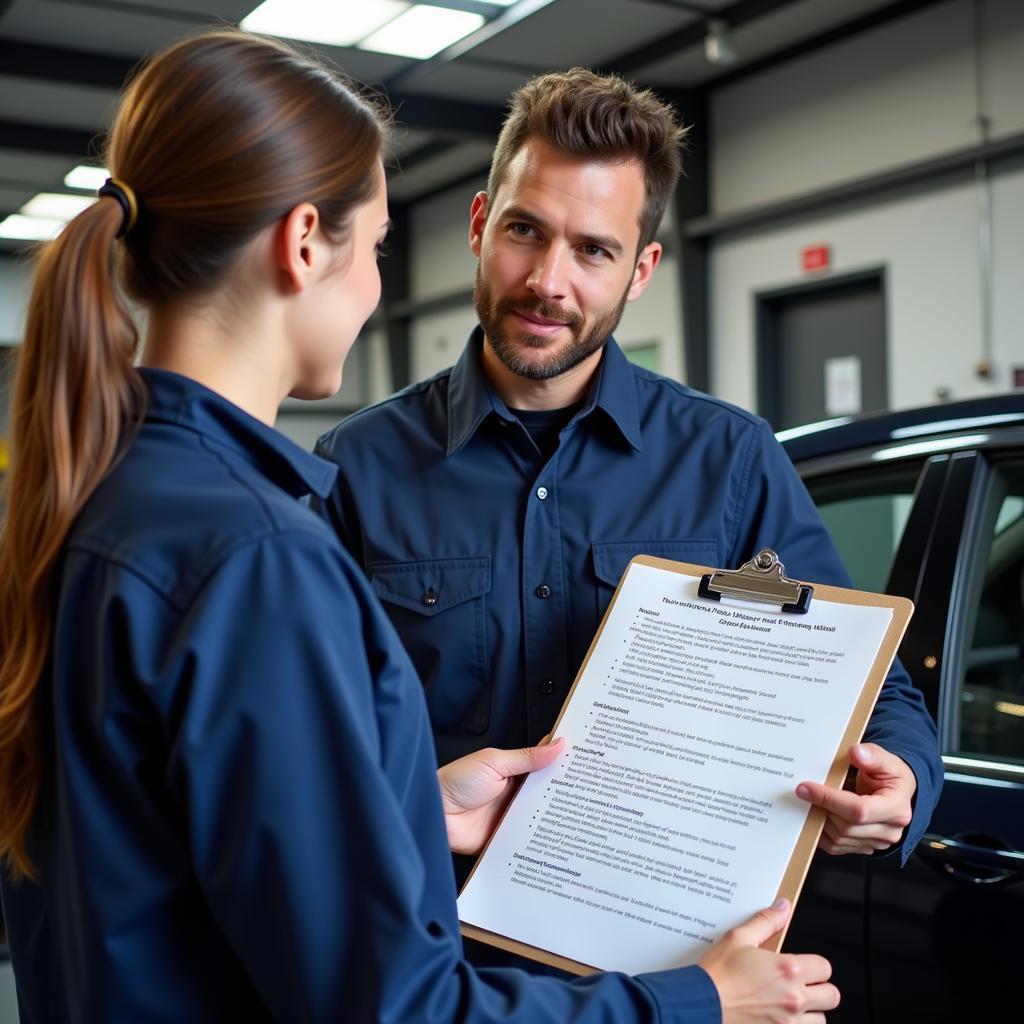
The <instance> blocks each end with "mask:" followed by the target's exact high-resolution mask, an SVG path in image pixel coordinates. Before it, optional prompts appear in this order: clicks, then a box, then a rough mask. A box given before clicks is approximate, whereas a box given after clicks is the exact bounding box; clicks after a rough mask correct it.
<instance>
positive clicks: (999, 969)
mask: <svg viewBox="0 0 1024 1024" xmlns="http://www.w3.org/2000/svg"><path fill="white" fill-rule="evenodd" d="M778 436H779V439H780V440H781V441H782V442H783V444H784V446H785V448H786V450H787V452H788V453H789V455H790V457H791V458H792V460H793V462H794V464H795V465H796V467H797V469H798V470H799V472H800V475H801V476H802V477H803V480H804V482H805V484H806V485H807V488H808V490H809V491H810V493H811V495H812V497H813V498H814V501H815V503H816V504H817V505H818V508H819V509H820V511H821V513H822V516H823V517H824V519H825V522H826V523H827V525H828V526H829V529H830V530H831V532H832V535H833V537H834V538H835V541H836V544H837V545H838V547H839V550H840V552H841V553H842V555H843V558H844V561H845V562H846V565H847V567H848V568H849V569H850V572H851V575H852V576H853V580H854V585H855V586H856V587H858V588H860V589H864V590H874V591H881V592H885V593H889V594H898V595H903V596H905V597H909V598H911V599H912V600H913V601H914V603H915V606H916V611H915V614H914V617H913V619H912V620H911V623H910V627H909V630H908V632H907V634H906V637H905V639H904V642H903V645H902V646H901V648H900V652H899V654H900V658H901V659H902V661H903V664H904V665H905V667H906V669H907V671H908V672H909V673H910V675H911V678H912V679H913V681H914V683H915V684H916V685H917V686H918V687H919V688H920V689H921V691H922V692H923V694H924V697H925V700H926V702H927V704H928V707H929V709H930V711H931V713H932V715H933V716H934V718H935V721H936V723H937V726H938V732H939V743H940V749H941V752H942V756H943V761H944V762H945V769H946V778H945V786H944V789H943V793H942V798H941V801H940V803H939V806H938V808H937V809H936V811H935V814H934V816H933V818H932V822H931V825H930V827H929V830H928V834H927V835H926V837H925V839H924V840H923V842H922V843H921V844H920V846H919V847H918V849H917V851H916V852H915V853H914V855H913V856H912V857H911V858H910V860H909V861H908V863H907V865H906V867H905V868H903V869H902V870H901V869H900V868H899V866H898V864H897V863H896V860H895V858H892V857H888V858H886V857H872V858H863V857H829V856H827V855H825V854H822V853H820V852H819V853H818V854H817V855H816V857H815V859H814V862H813V865H812V869H811V872H810V874H809V876H808V879H807V883H806V886H805V888H804V892H803V896H802V897H801V900H800V903H799V905H798V907H797V911H796V914H795V916H794V920H793V924H792V927H791V929H790V933H789V935H788V937H787V940H786V944H785V948H786V949H789V950H793V951H815V952H821V953H823V954H825V955H826V956H828V957H829V958H830V959H831V960H832V962H833V966H834V971H835V978H836V981H837V983H838V984H839V986H840V988H841V990H842V992H843V999H844V1001H843V1005H842V1006H841V1007H840V1008H839V1009H838V1010H836V1011H834V1012H833V1013H831V1014H829V1020H830V1022H840V1021H841V1022H850V1024H894V1022H897V1021H898V1022H900V1024H906V1022H909V1021H921V1022H924V1021H927V1022H929V1024H933V1022H934V1024H945V1022H950V1024H952V1022H957V1024H974V1022H986V1024H987V1022H996V1021H998V1022H1002V1021H1018V1020H1021V1019H1024V1009H1022V1001H1021V995H1020V979H1019V978H1018V977H1017V973H1016V972H1017V971H1018V970H1020V969H1021V968H1022V966H1024V963H1022V961H1024V958H1022V953H1024V937H1022V926H1024V391H1022V392H1018V393H1013V394H1007V395H1001V396H997V397H992V398H985V399H977V400H972V401H963V402H956V403H947V404H943V405H937V406H932V407H929V408H923V409H914V410H909V411H905V412H897V413H885V414H880V415H875V416H869V417H864V418H860V419H856V420H852V421H830V422H829V423H826V424H816V425H812V426H810V427H805V428H797V429H794V430H789V431H784V432H782V433H780V434H779V435H778Z"/></svg>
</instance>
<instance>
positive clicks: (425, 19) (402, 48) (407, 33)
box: [359, 4, 484, 60]
mask: <svg viewBox="0 0 1024 1024" xmlns="http://www.w3.org/2000/svg"><path fill="white" fill-rule="evenodd" d="M483 23H484V17H483V15H482V14H470V13H469V12H467V11H452V10H449V9H448V8H445V7H431V6H430V5H428V4H420V5H418V6H416V7H414V8H413V9H412V10H410V11H406V13H405V14H402V15H400V16H399V17H397V18H395V20H394V21H392V22H389V23H388V24H387V25H385V26H384V27H383V28H382V29H380V30H379V31H377V32H374V34H373V35H372V36H370V37H369V39H364V40H363V41H362V42H361V43H360V44H359V48H360V49H361V50H375V51H376V52H378V53H393V54H395V55H396V56H398V57H416V58H419V59H421V60H422V59H425V58H427V57H433V56H434V54H435V53H440V52H441V50H443V49H445V47H447V46H451V45H452V43H457V42H458V41H459V40H460V39H462V38H464V37H465V36H468V35H469V34H470V32H475V31H476V30H477V29H478V28H479V27H480V26H481V25H482V24H483Z"/></svg>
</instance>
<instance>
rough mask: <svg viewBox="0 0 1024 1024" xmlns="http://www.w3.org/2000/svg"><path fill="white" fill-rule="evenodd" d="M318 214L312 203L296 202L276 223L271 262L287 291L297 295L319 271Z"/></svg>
mask: <svg viewBox="0 0 1024 1024" xmlns="http://www.w3.org/2000/svg"><path fill="white" fill-rule="evenodd" d="M319 241H320V212H319V211H318V210H317V208H316V207H315V206H314V205H313V204H312V203H299V205H298V206H295V207H293V208H292V209H291V210H289V211H288V213H287V214H286V215H285V216H284V217H282V218H281V220H280V221H279V222H278V226H277V231H276V233H275V236H274V260H275V262H276V264H277V268H278V270H279V271H280V272H281V280H282V283H283V284H284V286H285V288H286V289H287V290H288V291H293V292H301V291H303V290H304V289H305V288H306V287H308V285H309V284H310V282H311V281H312V279H313V275H314V271H316V270H318V269H319V266H318V261H319V255H318V252H317V250H318V249H319V245H317V244H316V243H318V242H319Z"/></svg>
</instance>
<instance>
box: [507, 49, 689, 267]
mask: <svg viewBox="0 0 1024 1024" xmlns="http://www.w3.org/2000/svg"><path fill="white" fill-rule="evenodd" d="M510 106H511V109H510V110H509V113H508V116H507V117H506V118H505V123H504V124H503V125H502V128H501V133H500V134H499V135H498V143H497V145H496V146H495V147H494V156H493V157H492V159H491V173H490V176H489V177H488V179H487V192H488V194H489V196H490V197H491V200H492V202H493V200H494V196H495V195H496V194H497V191H498V188H499V187H500V186H501V184H502V182H503V181H504V180H505V178H506V176H507V175H508V168H509V164H511V162H512V160H513V159H514V157H515V155H516V153H518V152H519V150H520V149H521V148H522V146H523V144H524V143H525V142H526V141H527V140H528V139H531V138H538V139H541V140H543V141H544V142H546V143H547V144H548V145H550V146H553V147H554V148H555V149H558V150H561V151H562V152H563V153H567V154H569V155H570V156H574V157H582V158H584V159H593V160H611V161H614V160H622V161H629V160H636V161H637V162H638V163H639V164H640V166H641V167H642V168H643V173H644V193H645V196H644V207H643V212H642V213H641V214H640V243H639V247H638V250H637V251H638V252H639V250H640V249H642V248H643V247H644V246H645V245H647V244H648V243H649V242H652V241H653V240H654V237H655V235H656V234H657V231H658V225H659V224H660V223H661V218H662V216H663V214H664V213H665V206H666V205H667V203H668V197H669V196H670V195H671V194H672V191H673V189H674V188H675V186H676V182H677V181H678V179H679V172H680V170H681V165H682V161H681V156H680V148H681V146H682V143H683V141H684V140H685V138H686V134H687V131H688V129H687V128H684V127H683V126H682V125H680V124H679V122H678V121H677V119H676V115H675V112H674V111H673V109H672V108H671V107H670V106H668V105H667V104H666V103H663V102H662V101H661V100H659V99H658V97H657V96H655V95H654V93H652V92H651V91H650V90H649V89H644V90H639V89H637V88H636V87H635V86H633V85H631V84H630V83H629V82H626V81H623V80H622V79H621V78H619V77H618V76H617V75H598V74H595V73H594V72H593V71H589V70H587V69H586V68H573V69H572V70H570V71H558V72H551V73H550V74H546V75H538V76H537V77H536V78H533V79H531V80H530V81H529V82H527V83H526V85H524V86H522V87H521V88H519V89H517V90H516V91H515V92H514V93H513V94H512V98H511V101H510Z"/></svg>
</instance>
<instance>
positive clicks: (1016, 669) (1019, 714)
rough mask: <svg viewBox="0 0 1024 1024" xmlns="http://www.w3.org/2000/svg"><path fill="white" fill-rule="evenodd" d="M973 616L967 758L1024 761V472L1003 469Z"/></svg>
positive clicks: (962, 728) (966, 688) (964, 717)
mask: <svg viewBox="0 0 1024 1024" xmlns="http://www.w3.org/2000/svg"><path fill="white" fill-rule="evenodd" d="M990 499H991V500H990V501H989V503H988V511H987V513H986V514H985V517H984V518H985V522H984V526H983V531H984V533H983V538H982V545H981V548H980V550H979V552H978V555H979V557H977V558H976V559H973V560H972V561H973V562H974V567H975V568H974V571H975V572H976V573H977V578H976V580H975V581H974V585H973V586H972V587H970V588H969V591H968V593H969V595H970V596H969V598H968V600H970V601H971V602H972V606H971V607H970V608H968V615H967V616H966V618H965V621H966V623H967V635H968V636H969V637H970V642H969V644H968V646H967V649H966V651H965V652H964V656H963V671H962V679H961V684H962V685H961V688H960V714H959V750H958V752H959V753H962V754H965V755H971V756H979V755H982V756H987V757H994V758H997V759H1006V760H1011V761H1018V762H1024V466H1002V467H997V469H996V472H995V474H994V484H993V492H992V494H991V496H990Z"/></svg>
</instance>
